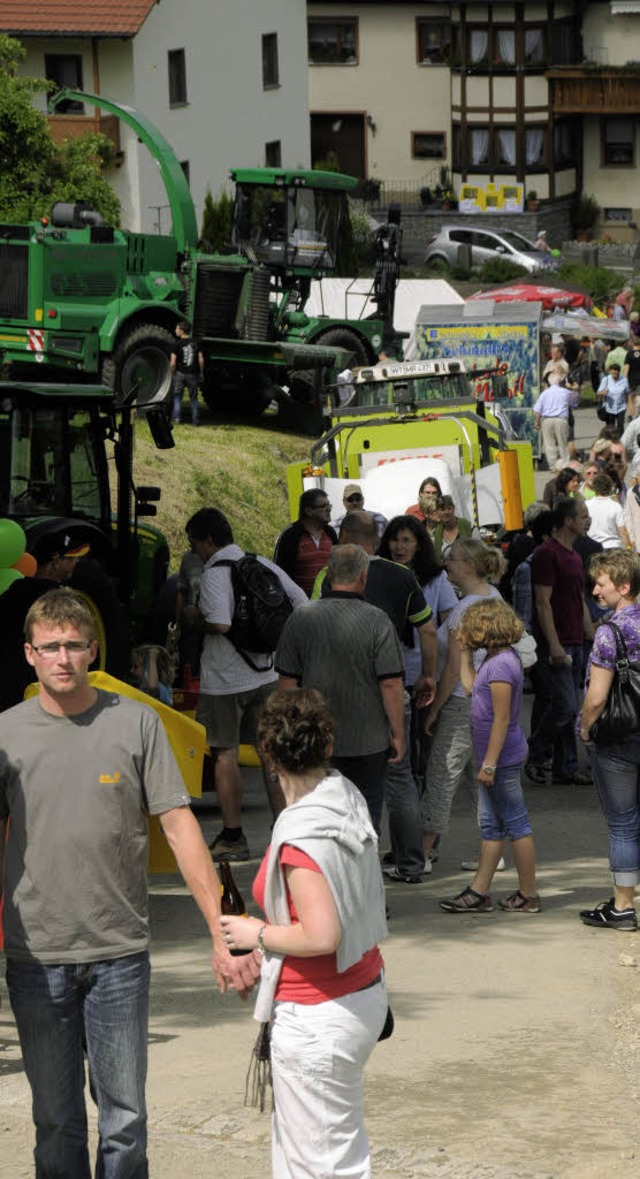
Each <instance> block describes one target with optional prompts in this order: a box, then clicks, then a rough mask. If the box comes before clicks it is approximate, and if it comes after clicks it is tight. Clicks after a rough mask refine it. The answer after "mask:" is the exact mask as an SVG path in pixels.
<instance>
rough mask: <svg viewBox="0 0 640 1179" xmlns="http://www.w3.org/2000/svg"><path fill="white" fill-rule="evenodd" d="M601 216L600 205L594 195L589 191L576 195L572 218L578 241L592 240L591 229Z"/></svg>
mask: <svg viewBox="0 0 640 1179" xmlns="http://www.w3.org/2000/svg"><path fill="white" fill-rule="evenodd" d="M599 216H600V205H599V204H598V202H597V200H596V198H595V197H594V196H589V195H588V193H581V195H580V196H578V197H576V199H575V202H574V206H573V212H572V218H571V220H572V223H573V232H574V233H575V235H576V241H579V242H588V241H589V240H590V238H591V230H592V229H593V227H594V225H595V224H596V222H597V220H598V218H599Z"/></svg>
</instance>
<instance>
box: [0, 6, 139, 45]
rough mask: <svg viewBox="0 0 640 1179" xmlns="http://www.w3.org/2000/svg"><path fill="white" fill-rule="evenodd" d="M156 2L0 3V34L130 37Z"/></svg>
mask: <svg viewBox="0 0 640 1179" xmlns="http://www.w3.org/2000/svg"><path fill="white" fill-rule="evenodd" d="M155 3H156V0H37V3H33V2H32V0H0V31H1V32H3V33H11V34H12V35H14V36H27V37H36V36H39V35H48V36H58V37H70V36H73V37H133V36H134V35H135V34H136V33H137V32H138V30H139V28H140V27H141V25H143V24H144V22H145V20H146V19H147V17H148V15H149V13H150V12H151V9H152V8H153V5H154V4H155Z"/></svg>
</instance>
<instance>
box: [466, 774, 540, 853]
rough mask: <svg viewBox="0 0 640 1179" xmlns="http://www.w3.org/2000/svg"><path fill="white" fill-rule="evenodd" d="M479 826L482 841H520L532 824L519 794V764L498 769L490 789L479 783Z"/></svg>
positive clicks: (522, 796)
mask: <svg viewBox="0 0 640 1179" xmlns="http://www.w3.org/2000/svg"><path fill="white" fill-rule="evenodd" d="M478 826H479V828H480V834H481V835H482V838H483V839H493V840H499V839H505V838H507V837H508V838H509V839H511V840H514V839H522V838H523V836H524V835H531V824H530V822H529V815H528V814H527V807H526V804H525V801H524V794H523V793H522V762H518V764H517V765H514V766H498V768H497V769H496V772H495V777H494V780H493V786H484V785H483V783H482V782H480V783H479V790H478Z"/></svg>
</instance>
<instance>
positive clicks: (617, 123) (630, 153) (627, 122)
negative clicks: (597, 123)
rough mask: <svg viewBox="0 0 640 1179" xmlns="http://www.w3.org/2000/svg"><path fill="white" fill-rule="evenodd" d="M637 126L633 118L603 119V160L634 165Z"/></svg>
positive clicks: (604, 161)
mask: <svg viewBox="0 0 640 1179" xmlns="http://www.w3.org/2000/svg"><path fill="white" fill-rule="evenodd" d="M634 141H635V126H634V120H633V119H627V118H611V119H603V120H602V162H603V164H614V165H615V164H618V165H619V166H621V167H625V166H627V167H628V166H629V165H633V161H634V154H635V153H634Z"/></svg>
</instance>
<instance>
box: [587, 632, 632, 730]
mask: <svg viewBox="0 0 640 1179" xmlns="http://www.w3.org/2000/svg"><path fill="white" fill-rule="evenodd" d="M602 625H603V626H610V627H611V629H612V631H613V635H614V638H615V641H616V664H615V671H614V674H613V682H612V684H611V689H610V691H609V695H608V696H607V699H606V702H605V706H604V708H603V709H602V712H601V713H600V716H599V717H598V719H597V721H595V722H594V724H592V726H591V729H590V731H589V736H590V737H591V740H592V741H594V742H595V744H596V745H617V743H618V742H619V741H624V739H625V738H626V737H630V736H632V735H633V734H634V733H637V732H638V729H640V663H630V662H629V656H628V654H627V648H626V645H625V641H624V639H623V637H622V632H621V631H620V628H619V627H618V626H617V625H616V623H615V622H611V621H608V622H604V623H603V624H602Z"/></svg>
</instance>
